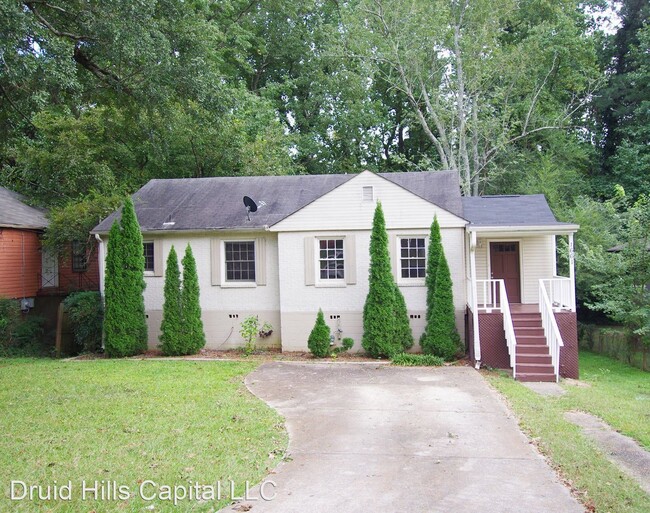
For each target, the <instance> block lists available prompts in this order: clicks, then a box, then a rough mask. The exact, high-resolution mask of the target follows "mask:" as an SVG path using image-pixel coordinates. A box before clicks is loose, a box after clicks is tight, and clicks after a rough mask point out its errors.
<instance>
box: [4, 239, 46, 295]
mask: <svg viewBox="0 0 650 513" xmlns="http://www.w3.org/2000/svg"><path fill="white" fill-rule="evenodd" d="M40 248H41V243H40V240H39V233H38V232H36V231H33V230H19V229H14V228H0V296H4V297H10V298H23V297H34V296H36V292H37V291H38V288H39V273H40V270H41V251H40Z"/></svg>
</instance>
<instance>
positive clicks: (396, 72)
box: [343, 0, 598, 195]
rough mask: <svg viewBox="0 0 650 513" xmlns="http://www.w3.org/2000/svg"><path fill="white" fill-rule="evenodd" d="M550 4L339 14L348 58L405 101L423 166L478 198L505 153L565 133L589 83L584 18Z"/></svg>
mask: <svg viewBox="0 0 650 513" xmlns="http://www.w3.org/2000/svg"><path fill="white" fill-rule="evenodd" d="M556 4H557V3H556ZM556 4H554V5H553V6H552V7H551V6H549V5H547V4H545V3H543V2H535V1H532V2H524V3H520V2H519V3H518V2H515V1H514V0H506V1H502V2H499V3H498V4H496V3H494V2H492V1H491V0H478V1H473V2H451V3H450V2H445V1H443V0H437V1H430V0H422V1H420V0H418V1H415V2H407V3H405V2H401V1H399V0H368V1H365V0H362V1H361V2H360V4H354V5H348V6H347V9H344V10H343V12H344V13H345V22H346V25H347V26H348V27H350V28H349V32H350V34H351V43H350V44H351V47H352V48H353V51H354V55H355V56H357V57H359V58H365V59H369V60H372V61H373V62H374V63H375V68H376V69H381V66H387V67H388V69H387V70H386V73H385V74H384V77H385V79H386V80H387V81H388V82H389V83H390V84H391V86H392V87H393V88H394V89H396V90H399V91H400V92H401V93H402V94H404V95H405V97H406V98H407V99H408V101H409V105H410V109H411V112H412V114H413V117H414V118H415V119H416V120H417V123H419V125H420V126H421V128H422V130H423V132H424V134H426V136H427V139H428V141H429V143H430V150H429V156H430V162H431V166H432V167H437V168H444V169H453V170H455V171H457V172H458V173H459V175H460V179H461V185H462V190H463V193H464V194H466V195H468V194H472V195H476V194H478V193H479V192H480V188H479V186H480V184H481V181H482V180H484V179H485V178H487V177H488V172H489V171H490V170H491V169H493V168H498V166H497V165H496V164H497V162H499V158H500V157H501V156H502V155H503V152H504V150H506V149H508V148H515V147H517V146H518V145H519V144H521V143H524V142H525V141H527V140H529V139H530V138H531V136H533V135H535V134H537V133H539V132H545V131H549V130H559V131H564V130H566V129H568V127H570V125H571V123H572V122H573V120H574V119H576V116H577V114H578V113H579V112H583V111H584V109H583V107H584V105H585V104H586V102H587V100H588V99H589V97H590V92H591V91H592V90H593V89H594V88H595V86H596V84H595V82H596V79H597V78H598V75H597V71H598V70H597V66H596V57H595V54H594V51H593V46H592V45H591V44H590V42H589V38H587V37H585V28H586V22H585V16H584V14H583V13H582V12H581V11H580V10H579V9H578V3H577V2H576V1H563V2H562V3H561V5H556Z"/></svg>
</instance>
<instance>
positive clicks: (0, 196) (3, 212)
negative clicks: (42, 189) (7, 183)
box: [0, 187, 49, 230]
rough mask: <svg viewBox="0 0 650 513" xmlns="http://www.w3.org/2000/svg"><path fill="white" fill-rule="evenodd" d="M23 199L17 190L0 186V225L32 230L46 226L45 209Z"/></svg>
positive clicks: (47, 222)
mask: <svg viewBox="0 0 650 513" xmlns="http://www.w3.org/2000/svg"><path fill="white" fill-rule="evenodd" d="M24 199H25V197H24V196H21V195H20V194H18V193H17V192H13V191H10V190H9V189H5V188H4V187H0V226H2V227H10V228H26V229H33V230H42V229H43V228H46V227H47V226H48V224H49V221H48V220H47V218H46V217H45V210H43V209H39V208H34V207H30V206H29V205H27V204H25V203H24V202H23V200H24Z"/></svg>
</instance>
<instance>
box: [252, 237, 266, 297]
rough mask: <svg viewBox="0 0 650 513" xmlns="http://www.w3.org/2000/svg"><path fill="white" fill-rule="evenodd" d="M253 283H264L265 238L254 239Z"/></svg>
mask: <svg viewBox="0 0 650 513" xmlns="http://www.w3.org/2000/svg"><path fill="white" fill-rule="evenodd" d="M255 283H257V284H258V285H266V239H265V238H264V237H259V238H257V239H255Z"/></svg>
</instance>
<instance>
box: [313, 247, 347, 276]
mask: <svg viewBox="0 0 650 513" xmlns="http://www.w3.org/2000/svg"><path fill="white" fill-rule="evenodd" d="M318 264H319V271H320V275H319V277H320V279H321V280H344V279H345V250H344V241H343V239H320V240H319V241H318Z"/></svg>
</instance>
